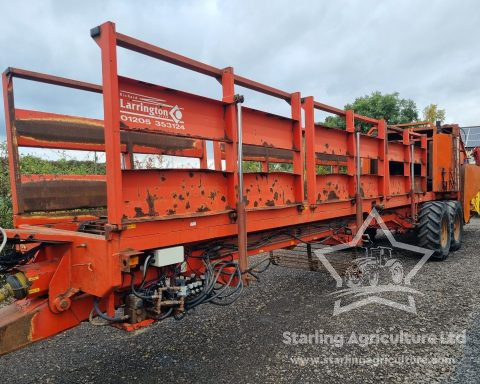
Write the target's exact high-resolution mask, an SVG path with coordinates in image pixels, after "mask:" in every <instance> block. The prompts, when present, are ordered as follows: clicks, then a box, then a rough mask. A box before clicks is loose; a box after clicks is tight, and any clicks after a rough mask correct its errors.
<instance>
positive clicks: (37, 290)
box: [28, 288, 40, 295]
mask: <svg viewBox="0 0 480 384" xmlns="http://www.w3.org/2000/svg"><path fill="white" fill-rule="evenodd" d="M37 292H40V288H33V289H29V290H28V294H29V295H31V294H32V293H37Z"/></svg>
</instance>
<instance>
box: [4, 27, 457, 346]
mask: <svg viewBox="0 0 480 384" xmlns="http://www.w3.org/2000/svg"><path fill="white" fill-rule="evenodd" d="M91 36H92V37H93V38H94V40H95V41H96V43H97V44H98V46H99V47H100V49H101V61H102V85H101V86H100V85H95V84H89V83H84V82H79V81H74V80H69V79H65V78H60V77H55V76H50V75H45V74H40V73H35V72H30V71H24V70H19V69H13V68H9V69H8V70H7V71H5V73H4V74H3V77H2V80H3V92H4V100H5V113H6V125H7V141H8V152H9V161H10V177H11V185H12V200H13V211H14V223H15V229H12V230H8V236H9V238H16V239H23V240H27V241H29V242H37V243H39V242H44V243H47V244H49V247H46V248H45V250H44V251H42V252H41V255H39V256H38V257H37V258H36V260H35V263H32V264H28V265H26V266H23V267H21V269H22V270H23V271H24V272H25V274H26V275H27V276H28V277H29V278H31V279H32V287H31V295H30V296H29V298H28V299H27V300H25V301H22V302H20V303H17V304H14V305H15V307H11V308H9V309H6V310H1V311H0V330H2V329H3V330H5V334H8V335H13V336H11V337H12V339H8V340H7V341H2V342H0V353H2V352H3V353H5V352H7V351H9V350H11V349H12V348H16V347H19V346H21V345H23V344H26V343H28V342H31V341H35V340H38V339H41V338H45V337H48V336H50V335H53V334H55V333H57V332H59V331H61V330H63V329H66V328H69V327H72V326H75V325H76V324H78V323H79V322H80V321H83V320H85V319H86V318H87V317H88V313H89V311H90V309H91V296H97V297H103V298H104V300H103V301H102V303H101V305H102V308H104V309H106V310H107V311H108V313H110V314H113V312H114V308H115V305H116V303H117V302H118V297H117V295H116V294H115V289H119V288H121V287H122V285H123V284H124V282H123V280H122V273H124V272H128V271H129V270H130V264H131V262H130V259H131V257H132V256H135V255H138V254H141V253H142V252H143V251H145V250H149V249H156V248H163V247H168V246H174V245H178V244H193V243H198V242H208V241H212V240H215V239H219V238H223V239H227V241H235V238H236V237H237V236H239V235H241V233H239V232H243V231H245V233H244V235H245V236H246V234H248V235H249V236H259V235H261V234H262V233H266V232H268V231H272V230H274V229H276V228H281V227H295V228H298V230H299V233H300V235H299V238H301V239H303V240H317V239H321V238H326V237H332V236H333V235H335V236H333V237H332V240H331V241H333V242H341V241H348V240H349V239H351V236H352V235H353V234H354V233H355V232H356V231H357V229H358V228H359V227H360V225H361V222H362V221H363V217H364V215H365V214H368V213H369V212H370V210H371V209H372V207H377V208H378V209H379V210H380V211H381V212H383V218H384V220H385V221H386V223H387V225H389V226H390V227H392V228H396V229H407V228H412V227H413V226H414V225H415V218H416V212H417V206H418V204H419V203H421V202H424V201H428V200H435V199H445V198H453V199H459V198H460V192H459V191H460V178H459V177H457V176H458V175H460V173H461V172H460V169H459V164H461V162H462V155H461V153H460V152H461V151H460V145H459V143H458V142H456V141H455V140H458V129H457V130H455V127H453V128H452V129H451V130H450V132H449V133H444V132H437V129H436V128H435V127H430V126H429V127H426V128H425V127H422V128H421V129H423V131H421V130H420V128H419V129H416V128H412V127H395V126H392V127H388V126H387V124H386V122H385V121H384V120H377V119H372V118H369V117H366V116H361V115H358V114H356V113H355V112H354V111H352V110H347V111H344V110H341V109H338V108H334V107H331V106H328V105H326V104H322V103H320V102H318V101H315V100H314V98H313V97H304V98H302V97H301V95H300V93H299V92H294V93H289V92H285V91H282V90H279V89H276V88H273V87H270V86H267V85H264V84H261V83H258V82H255V81H252V80H250V79H246V78H244V77H241V76H239V75H237V74H235V73H234V70H233V68H232V67H228V68H224V69H220V68H216V67H213V66H210V65H207V64H204V63H201V62H198V61H195V60H192V59H189V58H187V57H185V56H181V55H178V54H176V53H173V52H170V51H167V50H164V49H161V48H158V47H155V46H153V45H151V44H148V43H145V42H142V41H140V40H137V39H134V38H131V37H129V36H126V35H123V34H120V33H118V32H116V30H115V25H114V24H113V23H111V22H107V23H104V24H102V25H101V26H99V27H96V28H94V29H93V30H92V31H91ZM117 47H122V48H126V49H128V50H131V51H134V52H137V53H141V54H144V55H147V56H150V57H154V58H156V59H159V60H162V61H165V62H168V63H171V64H174V65H177V66H179V67H183V68H186V69H189V70H193V71H195V72H198V73H201V74H204V75H207V76H211V77H213V78H215V79H217V80H218V81H219V82H220V84H221V87H222V100H214V99H209V98H205V97H201V96H198V95H194V94H190V93H186V92H183V91H178V90H173V89H169V88H165V87H161V86H158V85H153V84H146V83H143V82H139V81H136V80H133V79H128V78H125V77H122V76H120V75H119V74H118V72H117ZM15 77H17V78H23V79H27V80H32V81H39V82H43V83H48V84H54V85H59V86H65V87H70V88H74V89H78V90H83V91H89V92H95V93H102V94H103V105H104V119H103V121H101V120H95V119H86V118H81V117H73V116H65V115H58V114H51V113H45V112H37V111H26V110H20V109H15V105H14V97H13V78H15ZM236 86H241V87H246V88H249V89H251V90H254V91H257V92H261V93H264V94H266V95H269V96H272V97H276V98H279V99H282V100H285V101H286V102H288V103H289V104H290V107H291V113H290V117H289V118H286V117H282V116H276V115H273V114H270V113H267V112H264V111H260V110H255V109H252V108H246V107H241V115H242V117H241V127H242V131H241V133H242V136H243V137H242V143H241V144H242V145H241V146H240V147H242V148H243V150H242V153H243V156H244V160H250V161H259V162H261V164H262V171H261V172H256V173H245V174H244V175H243V179H244V189H243V191H241V192H242V193H241V196H239V182H238V180H239V178H238V172H239V169H238V167H237V159H238V157H239V156H238V155H239V153H238V139H239V138H238V127H239V125H238V124H239V120H238V118H239V116H238V113H237V111H238V109H237V101H238V98H237V97H236ZM129 108H130V109H129ZM152 108H153V109H152ZM155 108H156V109H155ZM316 109H317V110H322V111H325V112H328V113H332V114H336V115H338V116H341V117H343V118H344V119H345V122H346V129H345V130H341V129H336V128H330V127H326V126H324V125H322V124H318V123H316V122H315V120H314V111H315V110H316ZM302 110H303V111H304V114H305V124H304V127H302ZM145 111H150V112H149V113H153V114H154V115H149V114H148V113H147V114H145ZM152 111H153V112H152ZM172 111H173V112H172ZM178 111H180V113H178ZM138 112H140V113H138ZM172 113H173V115H172ZM147 120H148V122H147ZM359 122H362V123H367V124H370V125H371V126H372V129H371V130H370V131H369V133H367V134H365V133H362V132H360V131H359V129H358V126H357V123H359ZM39 127H40V128H41V129H38V128H39ZM457 128H458V127H457ZM455 138H456V139H455ZM207 141H212V142H213V143H214V145H213V149H214V169H209V168H208V164H207V153H206V142H207ZM303 141H305V144H304V143H303ZM430 143H432V144H430ZM19 146H34V147H40V148H64V149H75V150H88V151H92V150H94V151H104V152H105V154H106V175H105V176H103V175H92V176H88V177H85V176H81V177H79V176H75V175H64V176H52V175H33V176H25V175H23V176H22V175H21V174H20V169H19V155H18V147H19ZM449 146H450V147H449ZM447 148H449V150H451V149H452V148H454V149H455V153H456V154H457V155H456V156H457V158H456V159H457V160H456V162H454V159H453V158H449V157H446V156H444V155H443V153H445V152H443V151H445V150H446V149H447ZM135 153H147V154H148V153H149V154H170V155H177V156H189V157H193V158H198V159H200V168H199V169H188V170H184V169H148V170H145V169H135V166H134V162H133V155H134V154H135ZM122 157H123V159H124V161H122ZM430 158H431V160H430ZM304 159H305V161H304ZM222 160H224V162H225V166H224V167H222ZM272 161H273V162H285V163H290V164H292V169H293V171H292V172H291V173H287V172H269V171H268V163H269V162H272ZM429 161H431V162H432V166H431V167H433V168H432V170H431V171H430V173H429V171H428V163H429ZM394 163H397V165H399V167H400V170H399V171H398V170H397V172H398V173H397V174H393V173H392V164H393V165H395V164H394ZM319 166H323V167H324V168H323V169H330V170H329V172H327V173H326V174H324V173H321V172H320V173H319V172H318V167H319ZM450 174H452V175H453V176H452V178H449V177H450V176H449V175H450ZM446 175H448V177H447V176H446ZM428 178H431V179H432V183H433V184H432V185H433V187H432V188H428V183H427V181H428ZM447 179H448V180H447ZM446 180H447V181H449V180H452V182H446ZM305 188H306V190H305ZM46 191H47V192H46ZM75 191H77V192H78V193H75ZM31 196H33V197H37V196H38V198H32V197H31ZM242 197H244V200H243V199H242ZM242 200H243V201H244V203H245V207H246V208H245V209H246V227H243V228H242V227H241V226H238V225H237V219H238V213H239V212H238V209H239V208H238V205H237V203H238V202H239V201H242ZM105 208H106V213H107V218H106V220H105V223H104V224H105V225H104V234H92V233H84V232H79V231H78V228H79V226H80V224H81V223H82V222H85V221H87V220H98V219H100V216H101V215H102V214H104V213H105ZM79 209H82V210H84V211H80V213H79V211H78V210H79ZM99 209H100V210H102V209H103V213H99V212H98V210H99ZM72 210H73V211H72ZM335 220H337V221H338V220H343V221H345V225H344V226H345V227H348V228H349V230H350V232H348V233H347V232H344V233H342V234H338V233H337V234H335V233H334V232H333V231H332V230H331V229H322V230H318V229H317V230H315V229H314V227H313V226H312V224H318V223H325V222H332V221H335ZM298 242H299V240H298V239H296V240H295V239H293V240H292V239H291V238H289V239H277V240H274V241H272V243H271V244H269V245H267V246H264V247H262V248H261V249H249V250H248V252H246V253H248V255H253V254H257V253H260V252H264V251H267V250H271V249H276V248H284V247H290V246H293V245H295V244H297V243H298ZM233 257H238V255H237V254H236V253H233ZM243 267H244V268H245V266H243ZM47 294H48V296H46V295H47ZM12 308H14V309H12ZM53 319H55V321H53ZM47 320H48V322H47ZM19 324H23V325H22V326H19ZM19 327H20V328H19ZM19 329H20V330H19ZM24 331H25V332H24ZM22 332H23V333H22ZM13 338H16V339H17V341H16V342H13V341H12V340H13Z"/></svg>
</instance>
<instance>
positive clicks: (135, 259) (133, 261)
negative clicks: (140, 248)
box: [130, 256, 139, 267]
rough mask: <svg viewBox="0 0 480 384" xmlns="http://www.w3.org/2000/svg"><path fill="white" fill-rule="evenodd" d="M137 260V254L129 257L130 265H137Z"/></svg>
mask: <svg viewBox="0 0 480 384" xmlns="http://www.w3.org/2000/svg"><path fill="white" fill-rule="evenodd" d="M138 262H139V257H138V256H132V257H130V267H135V266H136V265H138Z"/></svg>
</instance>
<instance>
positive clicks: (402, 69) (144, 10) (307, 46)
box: [0, 0, 480, 136]
mask: <svg viewBox="0 0 480 384" xmlns="http://www.w3.org/2000/svg"><path fill="white" fill-rule="evenodd" d="M106 20H112V21H114V22H116V23H117V29H118V30H119V31H120V32H122V33H125V34H128V35H131V36H134V37H137V38H140V39H142V40H145V41H148V42H151V43H154V44H156V45H158V46H160V47H163V48H166V49H169V50H173V51H175V52H178V53H181V54H184V55H186V56H189V57H192V58H195V59H198V60H201V61H204V62H206V63H209V64H212V65H214V66H217V67H225V66H233V67H234V68H235V71H236V72H237V73H239V74H241V75H243V76H246V77H250V78H252V79H254V80H257V81H260V82H263V83H266V84H269V85H272V86H275V87H277V88H281V89H284V90H286V91H292V92H293V91H301V92H302V94H303V95H304V96H307V95H314V96H315V97H316V98H317V99H318V100H320V101H322V102H324V103H327V104H331V105H334V106H339V107H341V106H343V105H344V104H345V103H347V102H350V101H352V100H353V99H354V98H355V97H357V96H361V95H364V94H367V93H370V92H371V91H374V90H380V91H382V92H393V91H398V92H400V95H401V96H402V97H407V98H412V99H414V100H415V101H416V102H417V105H418V107H419V109H420V110H421V109H422V108H423V107H424V106H425V105H426V104H429V103H431V102H434V103H438V104H439V105H440V107H441V108H445V109H446V111H447V121H448V122H458V123H460V124H461V125H475V124H479V123H480V112H479V111H478V108H477V106H478V105H480V76H479V75H480V56H479V55H478V52H479V51H480V39H478V25H480V6H479V5H478V2H476V1H462V2H454V1H428V2H427V1H425V2H419V1H402V2H398V1H393V0H388V1H381V2H380V1H375V0H366V1H344V0H340V1H335V2H318V1H297V2H291V1H263V2H261V1H253V0H244V1H241V2H233V1H204V2H201V1H182V2H179V1H163V2H159V1H142V2H134V1H113V0H112V1H103V2H99V1H82V2H63V1H42V2H37V1H22V2H17V3H15V5H14V6H13V5H10V6H8V7H2V23H1V25H0V48H1V52H2V54H1V55H0V67H3V68H1V69H4V68H6V67H8V66H16V67H20V68H25V69H31V70H35V71H39V72H45V73H51V74H55V75H60V76H66V77H71V78H74V79H78V80H84V81H90V82H95V83H99V82H100V80H101V68H100V50H99V48H98V47H97V45H96V44H95V43H94V42H93V41H92V39H91V38H90V36H89V29H90V28H92V27H94V26H96V25H99V24H101V23H102V22H104V21H106ZM119 70H120V72H121V73H122V74H125V75H127V76H130V77H135V78H139V79H141V80H148V81H151V82H154V83H157V84H160V85H165V86H171V87H174V88H179V89H182V90H187V91H190V92H193V93H199V94H202V95H206V96H210V97H219V96H220V87H219V85H218V83H217V82H216V81H215V80H213V79H209V78H205V77H204V76H200V75H198V74H195V73H193V72H190V71H187V70H184V69H181V68H176V67H173V66H171V65H168V64H164V63H160V62H158V61H157V60H153V59H150V58H145V57H142V56H140V55H138V54H134V53H129V52H124V51H123V50H120V53H119ZM17 83H18V90H17V92H16V96H17V100H18V105H19V106H22V107H25V108H32V109H40V110H44V111H52V112H64V113H70V114H77V115H86V116H95V117H97V116H98V117H101V114H102V105H101V98H100V97H98V95H88V94H84V93H81V92H76V91H75V92H70V91H60V90H59V89H58V88H56V87H55V88H54V87H50V86H43V85H42V86H33V87H32V86H31V84H30V83H27V82H17ZM245 93H246V96H247V105H250V106H254V107H256V108H259V109H266V110H268V111H271V112H277V113H287V111H288V106H287V105H286V103H283V102H278V101H275V100H274V99H272V98H266V97H261V96H259V95H258V94H255V93H253V92H245ZM0 124H1V125H2V126H3V115H2V120H1V121H0ZM3 134H4V133H3V128H2V129H1V130H0V135H1V136H3Z"/></svg>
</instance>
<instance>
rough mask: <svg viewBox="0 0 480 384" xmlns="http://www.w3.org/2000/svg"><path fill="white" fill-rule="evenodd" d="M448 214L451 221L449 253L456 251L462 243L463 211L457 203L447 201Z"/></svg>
mask: <svg viewBox="0 0 480 384" xmlns="http://www.w3.org/2000/svg"><path fill="white" fill-rule="evenodd" d="M447 208H448V213H449V215H450V221H451V232H452V240H451V243H450V250H451V251H458V250H459V249H460V248H461V247H462V242H463V210H462V206H461V205H460V203H459V202H458V201H455V200H451V201H447Z"/></svg>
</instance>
